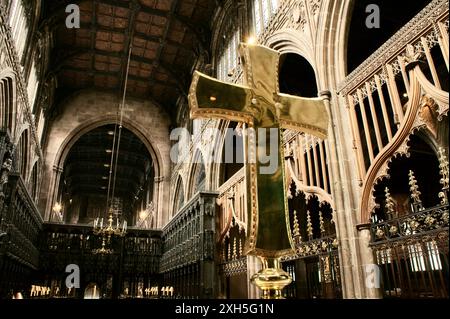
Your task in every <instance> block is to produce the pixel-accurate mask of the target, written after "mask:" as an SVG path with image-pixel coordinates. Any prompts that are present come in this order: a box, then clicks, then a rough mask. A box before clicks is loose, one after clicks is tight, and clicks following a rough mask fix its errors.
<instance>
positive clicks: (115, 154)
mask: <svg viewBox="0 0 450 319" xmlns="http://www.w3.org/2000/svg"><path fill="white" fill-rule="evenodd" d="M131 51H132V47H131V44H130V49H129V51H128V62H127V69H126V75H125V82H124V89H123V96H122V103H120V104H119V112H118V113H117V122H116V128H115V130H114V131H112V130H111V131H108V135H111V136H113V147H112V149H106V153H108V154H111V162H110V164H103V166H104V167H106V168H111V169H110V170H109V177H107V178H106V179H108V187H106V186H103V187H101V189H103V190H106V189H107V190H108V192H107V196H106V207H107V210H108V212H107V216H108V217H107V219H106V220H105V221H104V219H103V218H100V217H97V218H96V219H95V220H94V227H93V233H94V235H97V236H100V237H101V238H102V246H101V248H98V249H94V250H93V253H94V254H111V253H113V250H112V249H111V248H107V247H106V245H107V244H109V243H110V242H111V238H112V236H121V237H123V236H125V234H126V232H127V221H126V220H124V221H123V222H121V221H120V220H119V212H118V211H117V209H116V208H115V207H114V205H113V202H114V195H115V190H116V176H117V163H118V159H119V150H120V139H121V136H122V126H123V110H124V107H125V98H126V92H127V85H128V75H129V70H130V60H131ZM102 179H105V178H104V177H102Z"/></svg>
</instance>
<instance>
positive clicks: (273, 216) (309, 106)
mask: <svg viewBox="0 0 450 319" xmlns="http://www.w3.org/2000/svg"><path fill="white" fill-rule="evenodd" d="M239 51H240V55H241V63H242V67H243V71H244V74H243V78H244V85H236V84H231V83H225V82H222V81H219V80H216V79H214V78H212V77H209V76H207V75H205V74H202V73H200V72H197V71H196V72H195V73H194V76H193V80H192V84H191V88H190V90H189V96H188V99H189V106H190V109H191V118H213V119H224V120H230V121H239V122H245V123H247V124H248V126H249V128H254V129H256V137H257V138H256V139H255V140H254V142H255V143H256V150H257V152H258V153H260V152H262V153H264V154H266V153H265V150H261V147H259V146H260V145H259V143H258V141H260V139H259V137H260V136H259V135H261V134H262V133H260V130H259V129H260V128H265V129H277V132H278V139H277V143H278V145H277V146H278V147H277V150H278V154H277V159H278V165H277V168H276V170H275V171H274V172H273V173H270V174H263V173H261V172H260V163H258V162H254V163H251V162H247V163H246V181H247V191H248V193H249V195H250V198H249V201H248V212H249V218H248V220H249V224H248V238H247V240H246V247H245V253H246V254H253V255H257V256H260V257H267V258H278V257H281V256H283V255H287V254H291V253H292V247H293V242H292V238H291V231H290V224H289V211H288V208H287V201H286V195H285V189H286V188H285V176H284V156H283V147H282V145H281V144H280V141H281V137H282V136H281V129H291V130H297V131H302V132H306V133H310V134H313V135H316V136H318V137H320V138H326V136H327V129H328V113H327V110H326V105H325V102H324V101H323V99H321V98H302V97H298V96H293V95H288V94H283V93H280V90H279V85H278V70H279V61H280V54H279V53H278V52H277V51H275V50H272V49H270V48H267V47H264V46H260V45H250V44H246V43H241V44H240V46H239ZM299 76H301V74H300V75H299ZM249 136H250V135H249V134H247V141H246V143H249V144H251V143H252V142H253V141H250V140H249V139H251V137H249ZM266 138H267V135H266ZM265 145H267V143H266V144H265Z"/></svg>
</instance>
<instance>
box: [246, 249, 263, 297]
mask: <svg viewBox="0 0 450 319" xmlns="http://www.w3.org/2000/svg"><path fill="white" fill-rule="evenodd" d="M260 270H261V263H260V261H259V260H258V257H256V256H250V255H249V256H247V295H248V299H259V298H260V290H259V288H258V287H256V286H255V285H253V284H252V283H251V282H250V278H252V276H253V275H254V274H256V273H257V272H258V271H260Z"/></svg>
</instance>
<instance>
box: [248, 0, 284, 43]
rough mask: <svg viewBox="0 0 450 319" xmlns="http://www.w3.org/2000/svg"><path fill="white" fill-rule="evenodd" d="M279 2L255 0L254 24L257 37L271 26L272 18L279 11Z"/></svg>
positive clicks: (277, 0)
mask: <svg viewBox="0 0 450 319" xmlns="http://www.w3.org/2000/svg"><path fill="white" fill-rule="evenodd" d="M278 2H279V0H254V1H253V22H254V27H255V32H256V35H257V36H258V35H260V34H261V33H262V32H263V31H264V29H265V28H266V27H267V25H268V24H269V21H270V18H271V17H272V15H273V14H274V13H275V12H276V11H277V9H278V5H279V3H278Z"/></svg>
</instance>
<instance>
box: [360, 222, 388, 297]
mask: <svg viewBox="0 0 450 319" xmlns="http://www.w3.org/2000/svg"><path fill="white" fill-rule="evenodd" d="M357 229H358V235H359V236H358V237H359V248H360V254H361V267H362V272H363V273H364V274H365V275H366V276H365V281H364V284H365V285H364V286H365V294H364V295H365V298H368V299H378V298H383V293H382V291H381V288H377V287H381V282H379V281H380V280H381V277H380V276H378V277H377V276H376V274H372V271H373V269H374V266H376V260H375V256H374V254H373V251H372V249H371V248H370V246H369V244H370V224H361V225H358V227H357ZM376 267H378V266H376ZM376 267H375V268H376ZM371 274H372V275H371ZM374 276H375V277H374ZM373 280H375V282H373Z"/></svg>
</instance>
